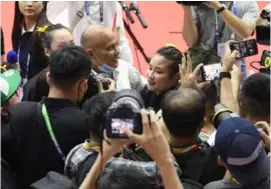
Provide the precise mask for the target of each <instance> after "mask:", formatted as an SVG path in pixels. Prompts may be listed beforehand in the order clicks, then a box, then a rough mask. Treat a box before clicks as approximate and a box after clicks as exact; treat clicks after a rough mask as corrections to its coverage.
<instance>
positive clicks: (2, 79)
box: [0, 69, 22, 106]
mask: <svg viewBox="0 0 271 189" xmlns="http://www.w3.org/2000/svg"><path fill="white" fill-rule="evenodd" d="M21 80H22V78H21V76H20V73H19V72H17V71H16V70H14V69H9V70H7V71H5V72H3V73H2V74H1V76H0V90H1V106H2V105H3V104H4V103H5V102H6V101H8V100H9V99H10V98H11V97H12V96H13V95H14V93H15V92H16V90H17V89H18V87H19V86H20V83H21Z"/></svg>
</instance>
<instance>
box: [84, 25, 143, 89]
mask: <svg viewBox="0 0 271 189" xmlns="http://www.w3.org/2000/svg"><path fill="white" fill-rule="evenodd" d="M81 46H82V47H83V48H84V49H85V50H86V52H87V53H88V54H89V56H90V58H91V59H92V61H93V70H94V71H95V72H96V73H105V74H107V75H109V76H110V77H111V79H113V80H115V81H116V89H117V90H122V89H135V90H137V91H140V90H141V89H142V88H143V87H144V86H145V84H146V80H145V79H144V78H143V77H142V76H141V75H140V74H139V72H138V71H137V70H136V69H135V68H134V67H133V66H131V65H129V64H127V63H125V62H124V61H123V60H121V59H119V56H120V51H119V36H118V35H117V34H116V33H114V32H112V31H111V29H109V28H107V27H105V26H103V25H90V26H89V27H88V28H87V29H85V31H84V32H83V34H82V37H81Z"/></svg>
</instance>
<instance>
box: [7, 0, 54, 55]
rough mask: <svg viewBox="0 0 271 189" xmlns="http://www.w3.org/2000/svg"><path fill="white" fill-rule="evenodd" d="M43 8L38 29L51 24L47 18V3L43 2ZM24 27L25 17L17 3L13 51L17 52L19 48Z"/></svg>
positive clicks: (37, 24) (13, 30)
mask: <svg viewBox="0 0 271 189" xmlns="http://www.w3.org/2000/svg"><path fill="white" fill-rule="evenodd" d="M43 6H44V7H43V9H42V10H41V13H40V15H39V17H38V20H37V23H36V28H37V27H40V26H42V25H45V24H49V23H50V22H49V21H48V19H47V16H46V10H47V1H44V2H43ZM23 25H24V16H23V14H22V13H21V11H20V9H19V1H15V11H14V21H13V28H12V47H13V50H15V51H17V50H18V47H19V41H20V38H21V34H22V27H23ZM36 28H35V30H36ZM35 30H34V31H35Z"/></svg>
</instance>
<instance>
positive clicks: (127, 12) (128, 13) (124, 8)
mask: <svg viewBox="0 0 271 189" xmlns="http://www.w3.org/2000/svg"><path fill="white" fill-rule="evenodd" d="M119 3H120V5H121V7H122V9H123V10H124V11H125V14H126V17H127V18H128V19H129V21H130V22H131V23H132V24H133V23H135V20H134V18H133V17H132V15H131V13H130V9H129V7H128V6H127V5H126V4H124V3H123V2H122V1H119Z"/></svg>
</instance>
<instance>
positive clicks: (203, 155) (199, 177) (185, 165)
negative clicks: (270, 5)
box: [173, 144, 225, 185]
mask: <svg viewBox="0 0 271 189" xmlns="http://www.w3.org/2000/svg"><path fill="white" fill-rule="evenodd" d="M197 147H199V148H197V149H196V150H190V151H188V152H186V153H176V152H175V153H174V151H173V154H174V157H175V158H176V161H177V163H178V165H179V166H180V168H181V170H182V171H183V173H182V178H188V179H191V180H195V181H198V182H199V183H201V184H202V185H205V184H208V183H209V182H211V181H216V180H221V179H222V178H223V177H224V175H225V168H224V167H223V166H220V165H218V159H217V157H218V156H217V154H216V152H215V150H214V148H213V147H209V146H207V144H199V145H198V146H197Z"/></svg>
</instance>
